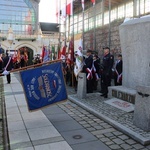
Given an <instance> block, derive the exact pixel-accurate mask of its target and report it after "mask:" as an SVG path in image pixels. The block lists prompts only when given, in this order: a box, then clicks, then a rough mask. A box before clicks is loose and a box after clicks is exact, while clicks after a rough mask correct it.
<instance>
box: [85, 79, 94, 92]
mask: <svg viewBox="0 0 150 150" xmlns="http://www.w3.org/2000/svg"><path fill="white" fill-rule="evenodd" d="M86 85H87V86H86V87H87V93H93V84H92V80H91V79H90V80H86Z"/></svg>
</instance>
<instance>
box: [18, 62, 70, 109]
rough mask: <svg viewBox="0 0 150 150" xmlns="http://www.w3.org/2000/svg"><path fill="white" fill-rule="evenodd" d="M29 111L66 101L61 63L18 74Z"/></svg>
mask: <svg viewBox="0 0 150 150" xmlns="http://www.w3.org/2000/svg"><path fill="white" fill-rule="evenodd" d="M20 78H21V80H22V86H23V88H24V93H25V96H26V100H27V104H28V109H29V111H32V110H36V109H40V108H42V107H45V106H48V105H51V104H54V103H57V102H61V101H63V100H66V99H67V92H66V85H65V82H64V76H63V73H62V64H61V62H57V63H53V64H50V65H45V66H42V67H37V68H34V69H28V70H25V71H21V72H20Z"/></svg>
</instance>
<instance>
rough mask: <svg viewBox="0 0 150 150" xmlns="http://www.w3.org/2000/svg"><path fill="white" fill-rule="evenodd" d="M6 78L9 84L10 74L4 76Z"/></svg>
mask: <svg viewBox="0 0 150 150" xmlns="http://www.w3.org/2000/svg"><path fill="white" fill-rule="evenodd" d="M6 78H7V82H8V83H10V82H11V75H10V73H9V74H8V75H7V76H6Z"/></svg>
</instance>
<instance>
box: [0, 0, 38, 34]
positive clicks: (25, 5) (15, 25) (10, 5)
mask: <svg viewBox="0 0 150 150" xmlns="http://www.w3.org/2000/svg"><path fill="white" fill-rule="evenodd" d="M36 23H37V22H36V14H35V10H34V8H33V5H32V3H31V2H30V0H0V31H1V33H4V34H6V33H8V29H9V28H10V27H11V28H12V29H13V32H14V33H15V34H23V35H31V34H33V32H34V30H35V27H36Z"/></svg>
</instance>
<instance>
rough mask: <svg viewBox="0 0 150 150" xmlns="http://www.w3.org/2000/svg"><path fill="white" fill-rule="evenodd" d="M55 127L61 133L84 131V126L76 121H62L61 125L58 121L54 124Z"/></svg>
mask: <svg viewBox="0 0 150 150" xmlns="http://www.w3.org/2000/svg"><path fill="white" fill-rule="evenodd" d="M53 125H54V126H55V128H56V129H57V130H58V131H59V132H64V131H71V130H77V129H83V126H81V125H80V124H79V123H77V122H76V121H75V120H66V121H61V123H60V122H59V121H58V122H54V123H53Z"/></svg>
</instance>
